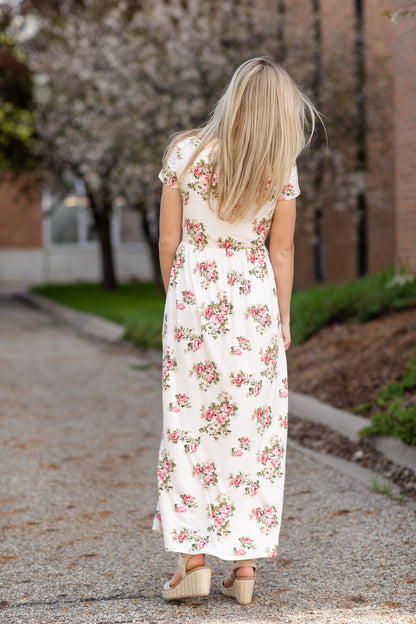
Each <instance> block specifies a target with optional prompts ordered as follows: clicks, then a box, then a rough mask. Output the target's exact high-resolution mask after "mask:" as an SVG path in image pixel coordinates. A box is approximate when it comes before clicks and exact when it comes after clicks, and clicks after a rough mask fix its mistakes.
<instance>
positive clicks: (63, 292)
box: [32, 283, 164, 348]
mask: <svg viewBox="0 0 416 624" xmlns="http://www.w3.org/2000/svg"><path fill="white" fill-rule="evenodd" d="M32 290H33V291H34V292H36V293H38V294H40V295H43V296H44V297H49V298H50V299H53V300H54V301H57V302H58V303H62V304H64V305H67V306H70V307H71V308H75V309H76V310H82V311H83V312H89V313H90V314H97V315H98V316H102V317H104V318H106V319H109V320H110V321H115V322H116V323H120V324H121V325H124V327H125V334H124V337H125V338H128V339H130V340H133V341H134V342H135V343H136V344H138V345H140V346H141V347H144V348H160V346H161V338H160V333H161V325H162V317H163V307H164V297H163V296H162V295H161V294H160V293H159V292H158V291H157V289H156V287H155V285H154V284H149V283H146V284H121V285H120V286H119V288H118V289H117V290H115V291H110V290H105V289H103V288H102V287H101V286H100V285H99V284H48V285H46V286H36V287H34V288H33V289H32Z"/></svg>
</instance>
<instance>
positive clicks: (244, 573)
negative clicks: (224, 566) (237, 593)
mask: <svg viewBox="0 0 416 624" xmlns="http://www.w3.org/2000/svg"><path fill="white" fill-rule="evenodd" d="M234 574H235V576H236V578H252V577H254V575H255V572H254V568H252V567H251V566H243V567H241V568H237V569H236V570H235V572H234Z"/></svg>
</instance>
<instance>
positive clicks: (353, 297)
mask: <svg viewBox="0 0 416 624" xmlns="http://www.w3.org/2000/svg"><path fill="white" fill-rule="evenodd" d="M397 277H398V278H399V279H397ZM401 277H405V278H406V279H400V278H401ZM33 290H34V292H37V293H39V294H41V295H44V296H45V297H49V298H50V299H53V300H54V301H58V302H59V303H63V304H65V305H68V306H71V307H73V308H76V309H77V310H83V311H84V312H90V313H91V314H97V315H99V316H103V317H104V318H108V319H110V320H112V321H116V322H117V323H121V324H122V325H124V327H125V328H126V332H125V337H126V338H128V339H130V340H133V341H134V342H135V343H136V344H138V345H140V346H141V347H145V348H147V347H155V348H160V346H161V339H160V333H161V326H162V317H163V307H164V296H163V295H162V294H160V293H159V292H158V291H157V289H156V287H155V286H154V285H153V284H149V283H146V284H122V285H120V287H119V288H118V289H117V290H116V291H107V290H104V289H102V288H101V286H100V285H99V284H59V285H57V284H49V285H46V286H37V287H35V288H33ZM412 304H413V305H416V278H415V279H412V278H410V279H408V278H407V276H400V275H399V276H396V278H394V277H393V271H386V272H383V273H379V274H377V275H369V276H366V277H363V278H360V279H357V280H354V281H352V282H346V283H343V284H337V285H335V286H319V287H314V288H309V289H307V290H300V291H297V292H294V293H293V298H292V312H291V317H292V322H291V330H292V339H293V343H294V344H300V343H302V342H305V341H306V340H308V338H310V337H311V336H313V334H315V333H316V332H317V331H318V330H319V329H321V328H322V327H325V326H326V325H329V324H331V323H334V322H344V321H359V322H364V321H368V320H370V319H373V318H376V317H378V316H380V315H381V314H384V313H385V312H388V311H390V310H401V309H402V308H405V307H407V306H409V305H412Z"/></svg>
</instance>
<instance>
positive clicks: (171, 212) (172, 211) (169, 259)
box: [159, 186, 182, 292]
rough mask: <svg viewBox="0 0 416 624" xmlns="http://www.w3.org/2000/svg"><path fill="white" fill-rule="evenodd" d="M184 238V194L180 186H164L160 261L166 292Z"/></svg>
mask: <svg viewBox="0 0 416 624" xmlns="http://www.w3.org/2000/svg"><path fill="white" fill-rule="evenodd" d="M181 238H182V196H181V192H180V190H179V189H178V188H168V187H167V186H163V191H162V198H161V200H160V221H159V261H160V270H161V272H162V279H163V285H164V287H165V292H166V291H167V289H168V286H169V276H170V271H171V269H172V264H173V259H174V257H175V253H176V250H177V248H178V245H179V243H180V242H181Z"/></svg>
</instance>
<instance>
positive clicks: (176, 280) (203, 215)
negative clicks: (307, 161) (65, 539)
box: [153, 139, 300, 559]
mask: <svg viewBox="0 0 416 624" xmlns="http://www.w3.org/2000/svg"><path fill="white" fill-rule="evenodd" d="M195 145H196V142H195V139H185V140H183V141H181V142H180V143H179V144H178V145H177V146H176V148H175V149H174V150H173V152H172V154H171V156H170V158H169V161H168V163H167V166H166V167H165V169H164V170H163V171H161V172H160V174H159V178H160V179H161V180H162V181H163V183H164V184H166V185H167V186H169V187H171V188H178V187H179V184H178V178H179V177H180V175H181V173H182V172H183V168H184V166H185V164H186V163H187V162H188V160H189V159H190V158H191V155H192V151H193V150H194V149H195ZM209 156H210V152H209V150H207V151H206V152H205V151H203V152H202V153H201V154H200V155H199V156H198V158H197V160H196V161H194V162H193V164H192V166H191V167H190V168H189V169H188V171H187V173H186V175H185V176H184V178H183V180H182V181H181V186H180V191H181V194H182V199H183V230H182V241H181V242H180V244H179V246H178V249H177V252H176V256H175V259H174V262H173V266H172V270H171V275H170V282H169V287H168V292H167V298H166V306H165V315H164V323H163V371H162V383H163V430H162V440H161V445H160V452H159V461H158V488H159V501H158V506H157V510H156V515H155V520H154V523H153V530H156V531H162V532H163V538H164V544H165V548H166V550H170V551H178V552H184V553H195V552H203V553H207V554H211V555H215V556H217V557H220V558H221V559H245V558H256V557H257V558H258V557H275V556H276V554H277V545H278V538H279V530H280V521H281V515H282V504H283V487H284V474H285V459H286V440H287V414H288V398H287V397H288V391H287V372H286V356H285V351H284V347H283V340H282V334H281V329H280V325H279V309H278V302H277V295H276V288H275V281H274V275H273V269H272V266H271V263H270V259H269V255H268V252H267V249H266V247H265V246H264V241H265V238H266V236H267V233H268V230H269V228H270V223H271V219H272V216H273V212H274V208H275V204H276V199H291V198H293V197H296V196H297V195H299V193H300V191H299V187H298V182H297V172H296V167H294V168H293V171H292V175H291V179H290V181H289V183H288V184H286V186H285V187H284V189H283V192H282V194H281V195H280V196H279V198H276V197H274V198H273V199H272V200H271V201H270V202H269V203H268V204H266V205H265V206H263V208H262V209H261V210H260V212H259V213H258V215H257V216H256V218H255V219H254V220H252V221H248V222H245V223H237V224H232V223H229V222H227V221H224V220H221V219H219V218H218V217H217V215H216V213H215V211H213V210H211V209H210V208H209V206H208V202H207V188H208V186H207V185H208V182H209V180H210V168H209ZM213 185H215V175H214V177H213ZM212 204H213V205H214V204H215V200H214V201H212Z"/></svg>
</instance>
